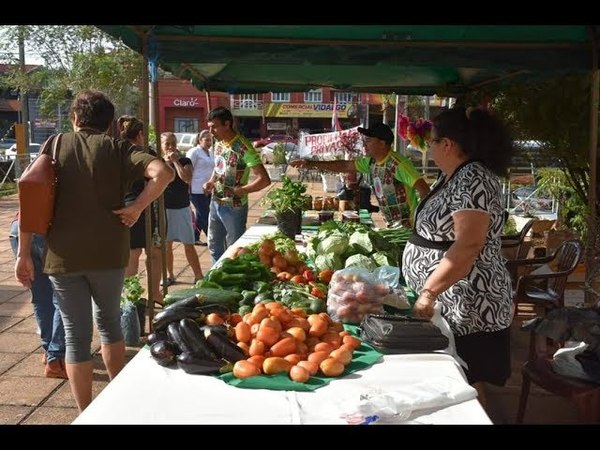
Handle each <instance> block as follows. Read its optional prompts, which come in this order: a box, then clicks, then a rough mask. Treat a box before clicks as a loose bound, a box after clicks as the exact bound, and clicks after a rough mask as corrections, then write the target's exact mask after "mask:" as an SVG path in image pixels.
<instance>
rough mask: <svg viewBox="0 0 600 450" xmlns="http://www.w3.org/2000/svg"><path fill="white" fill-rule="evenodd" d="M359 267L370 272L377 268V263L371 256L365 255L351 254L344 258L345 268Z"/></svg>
mask: <svg viewBox="0 0 600 450" xmlns="http://www.w3.org/2000/svg"><path fill="white" fill-rule="evenodd" d="M348 267H360V268H362V269H367V270H368V271H370V272H372V271H373V270H375V269H376V268H377V264H376V263H375V261H373V260H372V259H371V258H369V257H368V256H365V255H352V256H351V257H350V258H348V259H347V260H346V268H348Z"/></svg>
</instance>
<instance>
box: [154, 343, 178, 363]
mask: <svg viewBox="0 0 600 450" xmlns="http://www.w3.org/2000/svg"><path fill="white" fill-rule="evenodd" d="M150 354H151V355H152V357H153V358H154V360H155V361H156V362H157V363H158V364H160V365H161V366H163V367H167V366H170V365H172V364H175V359H176V357H177V355H176V350H175V346H174V345H173V344H172V343H171V342H169V341H157V342H155V343H154V344H152V346H151V347H150Z"/></svg>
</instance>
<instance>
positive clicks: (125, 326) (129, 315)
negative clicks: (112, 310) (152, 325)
mask: <svg viewBox="0 0 600 450" xmlns="http://www.w3.org/2000/svg"><path fill="white" fill-rule="evenodd" d="M121 330H122V331H123V338H124V339H125V344H127V345H138V344H139V342H140V319H139V318H138V313H137V308H136V307H135V305H134V304H133V303H131V302H123V303H121Z"/></svg>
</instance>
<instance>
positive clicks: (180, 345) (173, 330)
mask: <svg viewBox="0 0 600 450" xmlns="http://www.w3.org/2000/svg"><path fill="white" fill-rule="evenodd" d="M167 335H168V336H169V340H170V341H171V342H173V343H174V344H175V346H176V347H177V349H178V350H179V351H178V352H177V354H179V353H185V352H188V353H191V351H192V350H191V349H190V348H189V347H188V345H187V342H186V341H185V339H183V337H182V336H181V330H179V322H171V323H170V324H169V326H167Z"/></svg>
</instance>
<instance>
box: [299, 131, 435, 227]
mask: <svg viewBox="0 0 600 450" xmlns="http://www.w3.org/2000/svg"><path fill="white" fill-rule="evenodd" d="M358 132H359V133H360V134H362V135H363V136H365V137H364V143H365V149H366V156H365V157H362V158H359V159H356V160H352V161H307V160H295V161H292V162H290V164H291V165H292V166H294V167H300V168H308V169H320V170H328V171H331V172H349V173H352V172H355V171H358V172H361V173H368V174H370V175H371V180H372V183H373V185H372V186H371V187H372V188H373V191H374V193H375V197H377V201H378V202H379V207H380V210H381V213H382V214H383V217H384V219H385V221H386V223H387V224H388V226H397V225H404V226H410V225H411V223H412V217H413V215H414V211H415V209H416V207H417V203H418V199H417V193H418V194H419V196H420V197H421V198H423V197H425V196H426V195H427V194H428V193H429V186H428V185H427V183H426V182H425V180H424V179H423V178H422V177H421V176H420V175H419V173H418V172H417V170H416V169H415V166H414V165H413V163H412V162H411V161H410V160H409V159H408V158H406V157H405V156H403V155H400V154H398V153H396V152H394V151H392V143H393V142H394V133H393V132H392V130H391V129H390V127H388V126H387V125H385V124H383V123H377V124H375V125H373V126H372V127H371V128H361V127H358Z"/></svg>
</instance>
